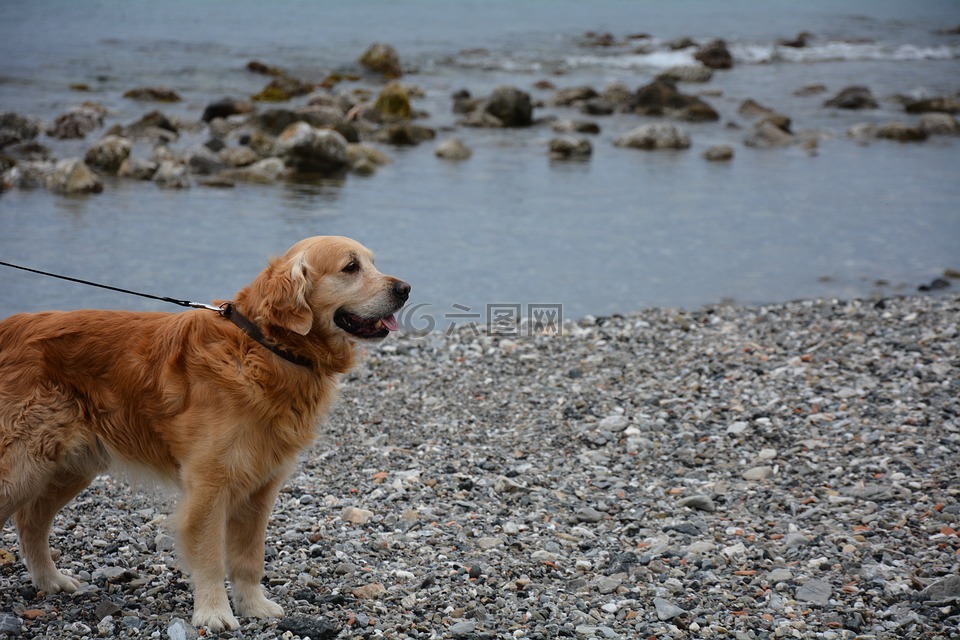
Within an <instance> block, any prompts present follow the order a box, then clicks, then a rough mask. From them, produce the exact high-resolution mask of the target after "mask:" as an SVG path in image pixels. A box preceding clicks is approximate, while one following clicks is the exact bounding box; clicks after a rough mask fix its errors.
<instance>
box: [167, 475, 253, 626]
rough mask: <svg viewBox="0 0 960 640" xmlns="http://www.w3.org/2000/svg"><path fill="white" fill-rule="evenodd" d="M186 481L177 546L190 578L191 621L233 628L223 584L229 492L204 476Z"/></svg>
mask: <svg viewBox="0 0 960 640" xmlns="http://www.w3.org/2000/svg"><path fill="white" fill-rule="evenodd" d="M204 475H206V474H204ZM185 480H186V482H185V487H186V491H185V494H184V500H183V503H182V504H181V512H180V546H181V548H182V553H183V555H184V561H185V562H186V563H187V565H188V566H189V567H190V571H191V574H192V578H193V624H194V626H197V627H204V626H205V627H209V628H210V630H211V631H222V630H224V629H236V628H238V627H239V626H240V623H239V622H238V621H237V619H236V617H234V615H233V612H232V611H231V610H230V601H229V599H228V598H227V589H226V585H225V584H224V578H225V577H226V561H225V558H224V555H225V551H226V549H225V547H226V545H225V542H226V525H227V511H228V506H229V496H228V493H227V491H226V490H225V489H224V488H223V487H220V486H215V484H214V483H212V482H209V481H208V480H206V478H204V477H203V476H201V477H199V478H186V479H185Z"/></svg>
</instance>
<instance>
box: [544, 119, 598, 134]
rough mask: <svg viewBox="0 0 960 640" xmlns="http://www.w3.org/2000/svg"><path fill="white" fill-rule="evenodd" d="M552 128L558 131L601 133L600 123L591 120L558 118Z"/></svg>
mask: <svg viewBox="0 0 960 640" xmlns="http://www.w3.org/2000/svg"><path fill="white" fill-rule="evenodd" d="M551 128H552V129H553V130H554V131H556V132H557V133H590V134H598V133H600V125H598V124H597V123H596V122H593V121H591V120H557V121H556V122H554V123H553V124H552V125H551Z"/></svg>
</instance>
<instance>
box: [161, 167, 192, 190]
mask: <svg viewBox="0 0 960 640" xmlns="http://www.w3.org/2000/svg"><path fill="white" fill-rule="evenodd" d="M152 179H153V182H154V184H156V185H157V186H158V187H163V188H165V189H189V188H190V187H191V186H192V183H191V182H190V171H189V170H188V169H187V166H186V165H185V164H183V163H181V162H178V161H176V160H162V161H161V162H160V163H159V166H158V167H157V170H156V171H155V172H154V174H153V178H152Z"/></svg>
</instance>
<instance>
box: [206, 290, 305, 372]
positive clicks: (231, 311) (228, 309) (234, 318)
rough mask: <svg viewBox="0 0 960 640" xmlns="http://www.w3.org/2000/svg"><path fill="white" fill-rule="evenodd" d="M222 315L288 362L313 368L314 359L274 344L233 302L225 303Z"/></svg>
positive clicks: (221, 310)
mask: <svg viewBox="0 0 960 640" xmlns="http://www.w3.org/2000/svg"><path fill="white" fill-rule="evenodd" d="M220 315H222V316H223V317H224V318H227V319H228V320H230V322H232V323H233V324H235V325H237V326H238V327H240V329H241V330H242V331H243V332H244V333H245V334H247V335H248V336H250V337H251V338H252V339H253V340H256V341H257V342H259V343H260V344H261V345H263V346H264V347H266V348H267V349H269V350H270V351H272V352H274V353H275V354H277V355H278V356H280V357H281V358H283V359H284V360H286V361H287V362H292V363H293V364H297V365H300V366H301V367H307V368H310V369H312V368H313V360H311V359H310V358H307V357H304V356H298V355H297V354H295V353H290V352H289V351H286V350H284V349H281V348H280V347H278V346H277V345H275V344H273V343H272V342H271V341H270V340H269V338H267V337H266V336H265V335H263V331H261V330H260V327H258V326H257V325H255V324H253V323H252V322H250V320H248V319H247V317H246V316H244V315H243V314H242V313H240V312H239V311H237V308H236V307H234V306H233V304H232V303H230V302H227V303H225V304H223V305H222V306H221V307H220Z"/></svg>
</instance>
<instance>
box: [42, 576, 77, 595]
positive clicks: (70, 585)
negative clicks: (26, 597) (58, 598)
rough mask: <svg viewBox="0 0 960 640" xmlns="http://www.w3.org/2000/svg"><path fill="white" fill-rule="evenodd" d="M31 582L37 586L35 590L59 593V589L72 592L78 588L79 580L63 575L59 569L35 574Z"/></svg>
mask: <svg viewBox="0 0 960 640" xmlns="http://www.w3.org/2000/svg"><path fill="white" fill-rule="evenodd" d="M33 584H34V586H35V587H36V588H37V591H46V592H47V593H60V592H61V591H62V592H64V593H73V592H74V591H76V590H77V589H79V588H80V581H79V580H77V579H75V578H71V577H70V576H65V575H63V574H62V573H60V572H59V571H53V572H52V573H50V574H47V575H42V576H36V577H35V578H34V579H33Z"/></svg>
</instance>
